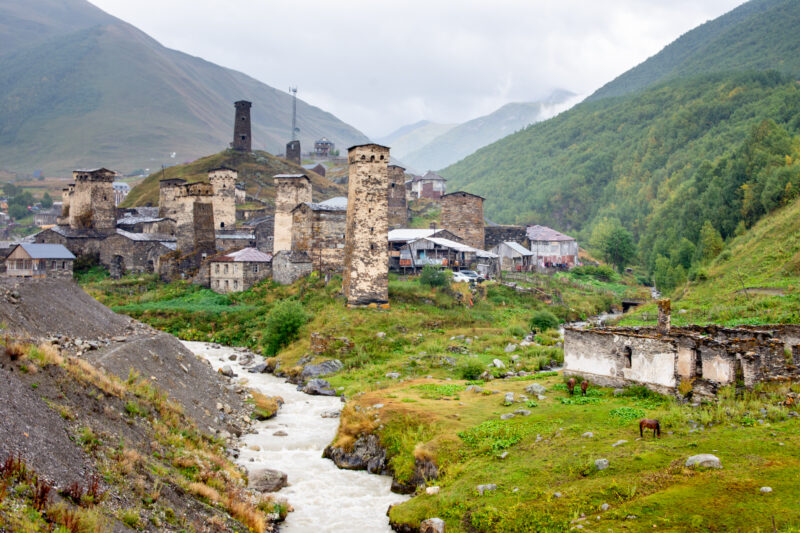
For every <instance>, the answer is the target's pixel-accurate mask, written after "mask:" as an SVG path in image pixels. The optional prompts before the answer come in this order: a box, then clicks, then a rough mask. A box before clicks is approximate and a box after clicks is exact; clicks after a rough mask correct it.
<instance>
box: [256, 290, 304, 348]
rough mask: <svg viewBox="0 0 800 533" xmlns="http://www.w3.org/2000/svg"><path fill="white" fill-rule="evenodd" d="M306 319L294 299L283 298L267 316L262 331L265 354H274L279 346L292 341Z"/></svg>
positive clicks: (300, 306) (281, 346) (301, 308)
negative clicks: (264, 327) (265, 324)
mask: <svg viewBox="0 0 800 533" xmlns="http://www.w3.org/2000/svg"><path fill="white" fill-rule="evenodd" d="M308 319H309V316H308V314H307V313H306V311H305V309H303V306H302V305H300V303H299V302H296V301H294V300H285V301H283V302H280V303H279V304H277V305H276V306H275V307H273V308H272V310H271V311H270V312H269V315H268V316H267V326H266V329H265V331H264V353H265V355H268V356H272V355H276V354H277V353H278V352H279V351H280V349H281V348H283V347H284V346H286V345H287V344H289V343H290V342H292V341H293V340H294V339H295V338H296V337H297V332H298V331H300V328H301V327H302V326H303V324H305V323H306V321H308Z"/></svg>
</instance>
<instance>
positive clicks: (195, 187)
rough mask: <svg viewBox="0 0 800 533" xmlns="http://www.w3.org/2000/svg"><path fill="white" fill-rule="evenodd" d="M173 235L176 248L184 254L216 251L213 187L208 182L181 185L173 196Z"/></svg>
mask: <svg viewBox="0 0 800 533" xmlns="http://www.w3.org/2000/svg"><path fill="white" fill-rule="evenodd" d="M175 202H176V204H177V206H178V209H177V213H176V214H175V238H176V240H177V247H178V250H180V251H181V252H183V253H184V254H185V253H187V252H189V251H192V250H194V251H195V252H200V253H207V254H213V253H215V252H216V237H215V234H214V227H215V224H214V189H213V187H212V186H211V184H210V183H202V182H200V183H189V184H184V185H182V186H181V187H180V188H179V190H178V193H177V195H176V197H175Z"/></svg>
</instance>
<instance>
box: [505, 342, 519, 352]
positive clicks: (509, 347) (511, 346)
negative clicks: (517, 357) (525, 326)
mask: <svg viewBox="0 0 800 533" xmlns="http://www.w3.org/2000/svg"><path fill="white" fill-rule="evenodd" d="M516 349H517V345H516V344H507V345H506V347H505V348H504V349H503V351H504V352H506V353H511V352H513V351H514V350H516Z"/></svg>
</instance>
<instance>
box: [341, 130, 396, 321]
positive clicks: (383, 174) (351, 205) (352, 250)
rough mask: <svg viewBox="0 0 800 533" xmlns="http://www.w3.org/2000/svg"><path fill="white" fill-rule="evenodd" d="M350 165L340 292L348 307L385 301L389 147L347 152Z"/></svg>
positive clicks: (363, 147) (373, 146)
mask: <svg viewBox="0 0 800 533" xmlns="http://www.w3.org/2000/svg"><path fill="white" fill-rule="evenodd" d="M347 157H348V160H349V164H350V173H349V180H350V182H349V184H348V196H347V223H346V228H345V246H344V274H343V278H342V289H343V292H344V295H345V297H346V298H347V305H349V306H364V305H371V304H377V305H381V306H385V305H388V301H389V274H388V272H389V237H388V232H389V229H388V220H387V217H388V198H387V196H388V195H387V192H386V191H387V189H388V187H389V169H388V165H389V148H388V147H386V146H381V145H379V144H363V145H359V146H353V147H352V148H350V149H348V151H347Z"/></svg>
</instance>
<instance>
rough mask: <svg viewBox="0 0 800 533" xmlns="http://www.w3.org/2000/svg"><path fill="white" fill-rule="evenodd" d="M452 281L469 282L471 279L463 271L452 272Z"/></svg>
mask: <svg viewBox="0 0 800 533" xmlns="http://www.w3.org/2000/svg"><path fill="white" fill-rule="evenodd" d="M453 281H454V282H455V283H470V282H472V281H473V279H472V278H471V277H469V276H467V275H465V274H464V273H463V272H453Z"/></svg>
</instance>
